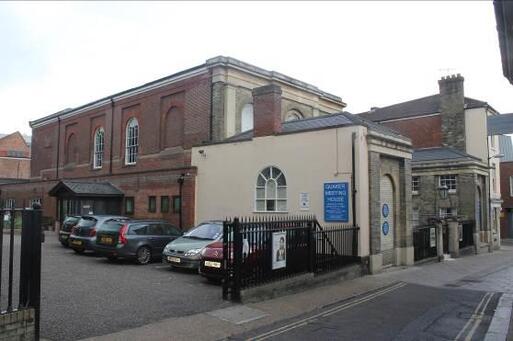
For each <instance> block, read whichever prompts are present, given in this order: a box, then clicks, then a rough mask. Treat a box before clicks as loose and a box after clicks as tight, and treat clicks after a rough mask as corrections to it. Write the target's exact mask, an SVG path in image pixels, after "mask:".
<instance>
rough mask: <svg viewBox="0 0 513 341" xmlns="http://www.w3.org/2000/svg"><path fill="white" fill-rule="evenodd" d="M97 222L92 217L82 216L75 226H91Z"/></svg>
mask: <svg viewBox="0 0 513 341" xmlns="http://www.w3.org/2000/svg"><path fill="white" fill-rule="evenodd" d="M97 222H98V220H96V219H95V218H93V217H82V219H80V221H79V222H78V224H77V226H80V227H93V226H94V225H96V223H97Z"/></svg>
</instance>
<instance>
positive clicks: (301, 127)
mask: <svg viewBox="0 0 513 341" xmlns="http://www.w3.org/2000/svg"><path fill="white" fill-rule="evenodd" d="M351 125H362V126H365V127H368V128H370V129H373V130H375V131H377V132H380V133H382V134H385V135H393V136H394V137H397V138H400V139H405V140H408V141H409V139H408V138H406V137H404V136H402V135H400V134H399V133H398V132H396V131H394V130H392V129H390V128H388V127H385V126H383V125H381V124H378V123H374V122H371V121H368V120H366V119H364V118H363V117H358V116H356V115H353V114H351V113H349V112H340V113H336V114H329V115H323V116H316V117H311V118H305V119H302V120H296V121H288V122H283V123H282V132H281V133H282V134H290V133H298V132H305V131H312V130H320V129H327V128H335V127H343V126H351ZM252 138H253V130H248V131H245V132H243V133H240V134H237V135H235V136H232V137H229V138H227V139H225V140H224V141H223V142H238V141H245V140H250V139H252Z"/></svg>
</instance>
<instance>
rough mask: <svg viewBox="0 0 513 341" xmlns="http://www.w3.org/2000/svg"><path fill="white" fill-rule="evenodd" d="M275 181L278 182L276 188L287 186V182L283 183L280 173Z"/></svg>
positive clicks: (283, 178) (283, 179)
mask: <svg viewBox="0 0 513 341" xmlns="http://www.w3.org/2000/svg"><path fill="white" fill-rule="evenodd" d="M276 181H277V182H278V186H286V185H287V181H285V175H283V173H280V176H278V178H276Z"/></svg>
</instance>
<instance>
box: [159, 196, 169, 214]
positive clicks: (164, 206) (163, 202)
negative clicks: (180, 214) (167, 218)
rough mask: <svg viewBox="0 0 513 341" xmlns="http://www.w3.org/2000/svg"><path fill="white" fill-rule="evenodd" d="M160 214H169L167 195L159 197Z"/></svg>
mask: <svg viewBox="0 0 513 341" xmlns="http://www.w3.org/2000/svg"><path fill="white" fill-rule="evenodd" d="M160 212H162V213H167V212H169V197H168V196H167V195H166V196H162V197H160Z"/></svg>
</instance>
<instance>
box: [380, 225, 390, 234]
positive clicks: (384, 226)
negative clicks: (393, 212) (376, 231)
mask: <svg viewBox="0 0 513 341" xmlns="http://www.w3.org/2000/svg"><path fill="white" fill-rule="evenodd" d="M381 229H382V230H383V234H384V235H385V236H386V235H387V234H388V231H389V230H390V226H388V221H385V222H384V223H383V226H381Z"/></svg>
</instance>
